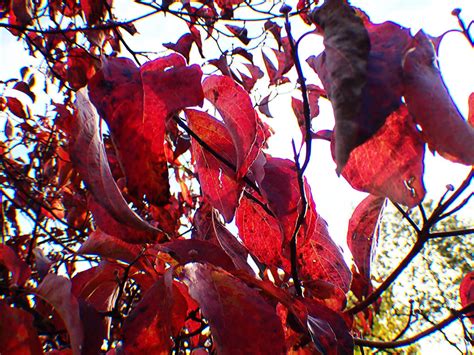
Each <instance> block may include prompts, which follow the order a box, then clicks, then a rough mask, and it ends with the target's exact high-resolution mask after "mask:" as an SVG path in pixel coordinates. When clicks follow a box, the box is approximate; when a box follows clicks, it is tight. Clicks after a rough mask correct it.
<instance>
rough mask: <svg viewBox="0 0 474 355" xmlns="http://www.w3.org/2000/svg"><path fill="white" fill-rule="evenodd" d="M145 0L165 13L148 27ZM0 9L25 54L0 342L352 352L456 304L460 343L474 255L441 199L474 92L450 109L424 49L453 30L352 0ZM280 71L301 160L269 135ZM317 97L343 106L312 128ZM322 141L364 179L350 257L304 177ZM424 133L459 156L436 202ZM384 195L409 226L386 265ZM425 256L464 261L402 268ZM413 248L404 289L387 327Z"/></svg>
mask: <svg viewBox="0 0 474 355" xmlns="http://www.w3.org/2000/svg"><path fill="white" fill-rule="evenodd" d="M119 3H120V4H119ZM124 4H125V5H124ZM120 6H125V7H122V9H126V11H125V14H122V16H128V17H126V18H118V17H117V15H116V11H117V8H118V7H120ZM452 16H454V18H455V19H457V23H458V27H456V28H452V29H451V30H450V31H449V33H451V32H453V33H455V34H456V35H457V36H460V37H462V38H464V40H465V41H467V43H468V44H470V45H471V46H474V42H473V40H472V36H471V34H470V29H471V27H472V26H471V24H467V22H466V20H467V19H465V18H464V14H463V12H462V9H454V10H453V12H452ZM145 19H154V20H155V22H154V23H153V25H154V26H156V27H157V28H158V36H157V38H153V41H150V40H148V41H143V42H140V38H146V36H147V34H146V33H139V31H138V30H137V28H138V25H139V23H140V21H144V20H145ZM301 29H304V30H303V31H302V30H301ZM0 31H6V32H8V35H9V36H13V37H14V38H17V39H18V40H19V41H21V43H23V45H24V48H25V53H24V55H25V56H28V57H29V58H31V63H32V64H31V65H30V66H27V67H23V68H21V69H20V70H19V76H17V77H14V76H13V74H12V77H11V78H10V79H9V80H5V81H3V82H1V83H0V119H1V120H2V125H3V127H4V130H3V132H2V133H1V136H2V141H1V142H0V186H1V191H2V195H1V201H0V202H1V219H0V220H1V229H2V244H0V314H2V317H1V318H0V349H2V350H1V352H2V354H3V353H5V354H18V353H21V354H41V353H48V354H57V353H64V354H69V353H71V354H74V355H76V354H98V353H104V354H141V353H153V354H155V353H156V354H167V353H173V354H185V353H186V354H188V353H192V354H204V353H217V354H285V353H286V354H293V353H298V354H300V353H301V354H306V353H307V354H313V353H321V354H351V353H353V352H354V351H355V349H356V348H357V349H358V350H360V351H361V352H362V351H363V349H364V348H366V349H367V348H368V349H379V350H380V349H398V348H400V347H406V346H411V345H413V344H415V343H417V342H418V341H419V340H421V339H423V338H425V337H426V336H429V335H431V334H433V333H435V332H442V331H443V329H444V328H445V327H447V326H448V325H449V324H451V323H453V322H458V323H459V324H460V325H461V326H462V329H463V334H462V338H463V340H464V343H465V346H466V347H468V346H469V343H472V341H473V340H472V339H473V338H472V330H470V329H469V325H468V322H469V321H474V319H473V315H474V282H473V280H474V273H473V271H472V270H471V269H472V260H471V263H470V264H468V266H467V267H466V266H465V263H462V262H461V261H460V260H459V259H456V257H457V258H461V255H465V258H472V255H470V253H469V252H470V249H471V247H470V246H472V239H470V241H469V242H464V241H465V240H466V239H468V238H472V235H473V233H474V228H473V227H472V226H470V225H468V223H470V222H467V223H463V224H459V225H457V224H455V223H452V221H453V218H455V216H458V215H459V216H461V215H462V212H463V211H465V210H466V208H469V203H470V199H471V197H472V195H473V192H472V188H471V185H470V184H471V181H472V179H473V174H474V170H473V169H472V165H473V164H474V144H472V143H473V142H474V127H473V122H474V94H472V95H471V96H470V98H469V113H468V116H467V117H463V115H462V114H461V113H460V111H459V110H458V108H457V106H456V104H455V103H454V101H453V99H452V97H451V95H450V91H449V90H448V88H447V86H446V85H445V83H444V81H443V77H442V75H441V72H440V69H439V67H438V65H437V59H436V58H437V52H438V49H439V46H440V43H442V41H443V37H444V35H445V34H447V33H448V32H447V33H445V34H442V35H440V36H439V37H434V36H432V35H430V34H428V33H425V32H424V31H423V30H420V31H418V32H417V33H412V32H411V31H410V29H408V28H405V27H403V26H400V25H399V24H396V23H394V22H391V21H386V22H383V23H375V22H372V21H371V19H370V18H369V16H368V15H367V14H366V13H365V12H364V9H360V8H357V7H354V6H352V5H351V4H350V3H349V2H348V1H346V0H326V1H324V3H319V2H318V1H309V0H300V1H298V2H297V3H296V2H295V3H294V4H290V3H284V2H280V1H263V2H253V1H245V0H215V1H212V0H207V1H196V2H193V1H191V2H189V1H182V2H178V1H154V0H153V1H148V0H143V1H142V0H140V1H138V0H137V1H134V2H132V1H126V2H125V1H124V2H119V1H116V2H115V3H114V2H112V0H80V1H78V0H67V1H58V0H50V1H46V0H42V1H33V0H7V1H0ZM153 33H154V35H155V34H156V32H153ZM170 38H173V39H174V40H170ZM317 41H319V42H317ZM317 43H319V46H320V48H319V49H318V45H316V44H317ZM143 44H146V45H147V46H150V47H151V48H144V49H140V50H137V49H134V48H135V46H136V47H140V46H142V45H143ZM1 46H2V44H0V48H1ZM313 46H314V49H313ZM308 48H309V49H311V55H309V56H306V55H305V56H304V57H303V53H305V52H306V51H305V50H307V49H308ZM303 49H305V50H303ZM313 51H314V52H313ZM285 91H286V92H291V95H292V96H291V100H287V101H286V104H284V105H286V106H285V108H287V107H288V108H289V107H291V110H292V112H293V115H292V117H287V118H286V119H287V120H288V123H289V124H290V122H291V123H292V124H294V125H297V127H298V129H299V130H298V131H297V137H291V136H290V137H287V138H286V140H287V141H291V145H289V146H290V147H291V149H292V150H291V152H290V153H291V154H290V156H291V157H292V158H290V159H288V158H281V157H277V156H272V154H271V151H269V150H268V142H269V141H270V140H271V139H272V136H273V135H274V131H273V130H272V127H271V117H272V115H274V116H277V115H281V112H283V109H282V102H281V101H279V98H280V97H281V96H284V95H285ZM329 105H330V107H331V110H332V112H333V115H332V117H331V120H330V122H334V127H333V128H332V129H316V126H317V125H316V122H317V121H318V120H322V119H323V117H322V116H323V115H320V112H321V111H322V110H323V106H326V107H329ZM315 141H318V142H319V141H324V142H326V143H327V145H328V147H330V149H328V152H329V151H330V154H331V156H332V158H333V159H334V162H335V165H334V170H335V171H332V170H331V171H328V174H337V175H338V176H340V177H341V179H344V180H345V181H347V183H349V185H350V186H351V187H352V188H353V189H354V190H357V191H361V192H364V193H366V194H367V197H366V198H365V199H364V200H363V201H362V202H361V203H360V204H359V205H358V206H357V207H356V208H355V210H354V212H353V214H352V217H351V218H350V220H348V221H347V220H342V219H341V221H340V223H341V224H347V225H348V232H347V247H348V248H349V250H350V251H351V253H352V257H353V260H352V261H350V260H349V258H345V257H344V255H343V252H342V250H341V247H340V246H339V245H338V244H337V243H336V242H335V241H334V240H333V239H332V237H331V235H330V231H329V229H328V225H327V223H326V221H325V220H324V216H322V215H321V214H320V213H318V209H317V206H316V203H315V196H313V192H312V188H311V185H310V184H309V181H310V180H311V178H312V176H311V174H310V173H309V167H310V166H313V165H315V164H317V156H315V154H317V153H315V152H314V150H312V144H313V142H315ZM427 149H428V150H427ZM430 151H431V152H435V153H436V155H437V156H438V157H437V159H445V160H449V161H451V162H452V164H461V165H464V166H466V167H470V170H469V172H468V174H467V176H466V177H465V179H464V180H463V181H462V182H461V183H460V184H459V186H448V187H447V190H446V193H445V194H444V195H443V196H441V197H440V198H439V200H437V201H436V202H434V203H432V204H431V205H430V206H431V207H428V205H427V204H426V198H425V197H426V188H425V184H424V180H423V179H424V158H425V154H431V153H430ZM328 155H329V154H328ZM453 166H454V165H453ZM387 203H390V204H391V205H393V206H394V208H396V209H397V210H398V211H399V213H400V215H399V216H398V217H397V218H398V223H399V224H401V222H402V221H404V222H406V223H407V225H408V227H409V229H410V234H409V236H408V237H407V236H406V235H404V233H402V232H401V231H400V230H398V229H396V228H391V229H389V230H386V231H385V232H386V235H387V236H389V238H391V239H393V240H394V242H395V244H394V245H397V248H399V249H400V250H399V251H398V254H397V255H399V256H400V258H399V260H396V262H395V263H394V264H393V265H392V267H391V268H390V271H389V272H388V271H387V272H386V273H381V272H380V270H378V269H377V270H375V271H374V267H375V268H378V265H379V264H377V263H374V262H373V260H372V259H373V258H372V255H373V254H374V253H376V252H378V253H382V254H384V253H385V254H386V253H387V252H390V250H389V249H390V247H387V245H382V248H384V249H382V251H380V249H377V239H378V230H379V221H380V218H381V216H382V215H383V211H384V206H385V205H386V204H387ZM334 208H335V209H337V208H338V206H335V207H334ZM415 211H417V213H418V215H417V217H414V214H415ZM453 216H454V217H453ZM459 218H461V217H459ZM454 220H455V219H454ZM446 221H451V222H450V223H447V222H446ZM471 222H472V221H471ZM443 226H445V227H446V228H443ZM448 252H449V253H454V254H455V256H454V257H450V258H446V254H447V253H448ZM428 255H433V258H435V257H438V256H439V257H441V258H445V259H440V260H447V261H449V263H450V264H449V265H444V264H442V263H441V262H437V263H435V264H430V265H431V266H433V265H436V269H434V268H431V267H430V268H429V270H430V272H432V274H431V276H429V277H432V278H434V279H436V280H437V281H439V280H442V281H443V282H445V283H446V282H454V283H455V285H449V289H440V291H442V292H441V295H442V296H443V297H445V298H446V300H445V301H442V300H441V301H440V300H439V299H438V298H439V297H438V296H439V294H438V293H435V292H426V290H423V289H422V286H423V284H424V283H426V282H427V280H425V279H424V278H425V277H426V274H421V273H420V274H417V273H415V271H414V270H416V269H413V268H412V267H411V265H413V262H414V261H415V262H416V258H420V257H421V258H426V257H427V256H428ZM430 257H431V256H430ZM394 260H395V259H394ZM460 265H464V266H462V273H461V272H460V270H456V273H455V276H453V275H454V273H452V272H453V271H454V270H452V269H453V268H456V267H460ZM470 268H471V269H470ZM404 271H408V272H412V273H413V277H412V281H413V283H414V286H413V287H414V288H413V290H415V292H416V297H415V296H412V301H413V303H416V305H413V304H412V305H411V306H410V308H409V310H408V313H407V317H408V321H407V322H406V324H407V325H406V327H405V328H403V329H400V331H399V332H398V334H393V332H390V331H386V332H385V333H384V332H383V331H382V332H380V328H381V327H382V323H377V322H381V319H382V318H383V316H380V314H381V310H382V312H386V311H387V309H388V308H390V307H392V308H393V307H395V306H393V303H392V304H390V302H389V303H387V298H386V297H385V298H383V296H384V294H385V295H392V296H393V297H397V292H400V291H399V290H400V288H402V291H407V292H408V291H409V290H411V288H409V287H406V288H405V287H404V286H405V285H403V284H400V282H398V283H397V280H401V279H400V275H402V273H403V272H404ZM438 275H442V276H438ZM461 275H462V276H461ZM445 276H446V277H445ZM430 280H431V279H430ZM439 284H441V283H439ZM381 297H382V298H381ZM348 298H350V300H349V301H350V302H348ZM453 298H456V300H453ZM381 302H382V303H381ZM384 302H385V303H384ZM424 305H430V307H428V308H427V307H425V306H424ZM432 305H436V307H431V306H432ZM414 307H416V310H417V312H418V313H416V314H417V315H419V316H420V317H423V318H424V319H425V321H424V322H422V323H421V324H416V322H414V321H412V318H411V317H413V316H414V315H415V308H414ZM389 330H390V329H389ZM415 347H416V345H415Z"/></svg>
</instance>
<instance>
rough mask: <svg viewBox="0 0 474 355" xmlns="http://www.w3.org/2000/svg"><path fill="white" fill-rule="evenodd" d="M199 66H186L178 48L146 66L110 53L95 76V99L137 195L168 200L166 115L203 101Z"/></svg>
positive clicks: (160, 202)
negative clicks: (165, 140) (165, 148)
mask: <svg viewBox="0 0 474 355" xmlns="http://www.w3.org/2000/svg"><path fill="white" fill-rule="evenodd" d="M201 75H202V72H201V70H200V68H199V67H198V66H196V65H193V66H189V67H187V66H186V65H185V60H184V58H183V57H181V56H180V55H178V54H171V55H169V56H166V57H162V58H158V59H155V60H154V61H150V62H147V63H146V64H144V65H143V66H142V67H141V68H137V67H136V66H135V64H134V63H133V62H132V61H130V60H128V59H124V58H108V59H107V60H105V61H104V63H103V67H102V69H101V70H100V71H99V72H98V73H97V74H96V75H95V76H94V77H93V78H92V79H91V80H90V82H89V92H90V97H91V101H92V102H93V103H94V105H95V106H96V107H97V110H98V112H99V114H100V115H101V117H102V118H104V119H105V121H106V122H107V124H108V125H109V128H110V130H111V133H112V136H113V138H114V141H115V142H116V146H117V149H118V152H119V155H120V160H121V163H122V165H123V168H124V170H125V176H126V178H127V187H128V188H129V190H130V192H131V193H132V195H135V196H136V197H138V198H139V199H141V198H142V197H143V196H146V199H147V200H148V201H150V202H152V203H153V204H156V205H159V206H161V205H165V204H167V203H168V200H169V181H168V170H167V166H166V156H165V153H164V136H165V125H166V119H167V118H168V116H170V115H171V114H173V113H175V112H177V111H179V110H181V109H183V108H185V107H187V106H194V105H201V104H202V100H203V93H202V88H201V83H200V82H201Z"/></svg>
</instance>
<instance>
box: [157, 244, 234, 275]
mask: <svg viewBox="0 0 474 355" xmlns="http://www.w3.org/2000/svg"><path fill="white" fill-rule="evenodd" d="M157 249H158V250H159V251H161V252H165V253H168V254H169V255H171V257H172V258H173V259H175V260H176V261H178V262H179V263H180V264H186V263H189V262H201V263H210V264H213V265H216V266H219V267H221V268H223V269H225V270H227V271H233V270H235V266H234V264H233V262H232V260H231V259H230V258H229V256H228V255H227V254H226V253H225V252H224V251H223V250H222V249H221V248H220V247H218V246H217V245H215V244H214V243H211V242H207V241H204V240H198V239H177V240H173V241H171V242H168V243H164V244H159V245H157Z"/></svg>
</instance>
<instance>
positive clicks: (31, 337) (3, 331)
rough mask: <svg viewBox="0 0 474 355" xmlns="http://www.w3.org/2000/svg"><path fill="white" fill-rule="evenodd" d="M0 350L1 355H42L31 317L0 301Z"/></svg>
mask: <svg viewBox="0 0 474 355" xmlns="http://www.w3.org/2000/svg"><path fill="white" fill-rule="evenodd" d="M0 314H1V317H0V349H1V352H2V354H6V355H7V354H22V355H37V354H42V353H43V352H42V346H41V343H40V341H39V338H38V334H37V332H36V329H35V327H34V326H33V320H34V319H33V316H32V315H31V314H29V313H28V312H26V311H24V310H22V309H19V308H12V307H10V306H9V305H8V303H7V302H6V301H5V300H0Z"/></svg>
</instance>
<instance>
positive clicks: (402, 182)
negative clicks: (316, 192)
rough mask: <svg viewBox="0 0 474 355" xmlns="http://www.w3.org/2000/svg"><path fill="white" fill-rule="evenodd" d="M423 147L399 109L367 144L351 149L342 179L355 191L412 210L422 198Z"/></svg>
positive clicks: (413, 126)
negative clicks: (393, 202)
mask: <svg viewBox="0 0 474 355" xmlns="http://www.w3.org/2000/svg"><path fill="white" fill-rule="evenodd" d="M424 151H425V148H424V144H423V142H422V141H421V137H420V133H419V132H418V131H417V129H416V127H415V124H414V122H413V119H412V117H411V116H410V114H409V113H408V110H407V109H406V107H405V106H401V107H400V108H399V109H398V110H397V111H396V112H394V113H392V114H391V115H390V116H389V117H388V118H387V120H386V122H385V124H384V126H383V127H382V128H381V129H380V130H379V131H378V132H377V133H376V134H375V135H374V136H373V137H372V138H371V139H370V140H368V141H367V142H365V143H364V144H362V145H361V146H359V147H357V148H356V149H354V150H353V151H352V153H351V155H350V158H349V161H348V162H347V164H346V166H345V167H344V169H343V170H342V176H344V178H345V179H346V180H347V182H349V184H350V185H351V186H352V187H353V188H354V189H356V190H359V191H364V192H368V193H371V194H373V195H377V196H383V197H387V198H389V199H390V200H392V201H395V202H397V203H401V204H404V205H407V206H408V207H414V206H416V205H418V204H419V203H420V202H421V201H422V200H423V198H424V196H425V187H424V185H423V171H424V165H423V157H424Z"/></svg>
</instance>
